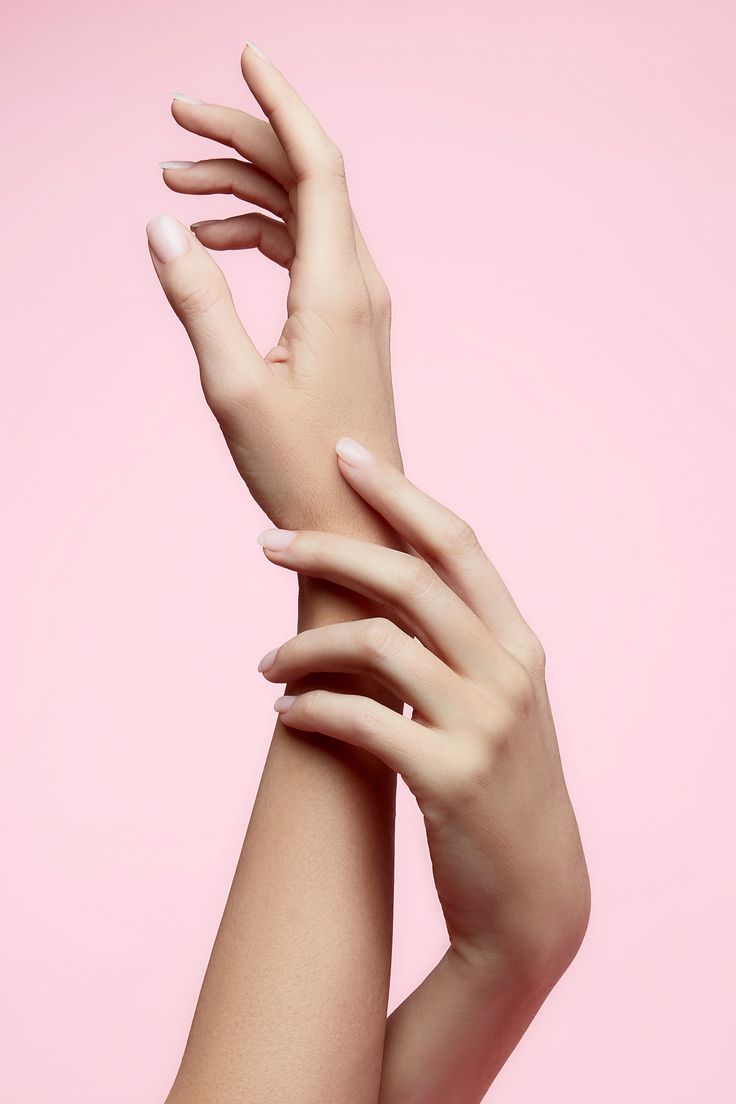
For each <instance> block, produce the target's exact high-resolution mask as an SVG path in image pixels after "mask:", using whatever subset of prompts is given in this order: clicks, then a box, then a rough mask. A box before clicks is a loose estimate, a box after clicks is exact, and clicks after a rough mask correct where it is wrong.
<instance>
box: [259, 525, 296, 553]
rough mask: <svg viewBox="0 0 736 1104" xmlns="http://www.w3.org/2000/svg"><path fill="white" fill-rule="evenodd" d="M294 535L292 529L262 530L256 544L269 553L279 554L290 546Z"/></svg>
mask: <svg viewBox="0 0 736 1104" xmlns="http://www.w3.org/2000/svg"><path fill="white" fill-rule="evenodd" d="M295 536H296V533H295V532H294V531H293V530H292V529H264V531H263V532H262V533H261V535H260V536H259V538H258V543H259V544H260V546H261V547H262V548H266V549H268V551H269V552H280V551H281V549H282V548H286V547H288V545H290V544H291V542H292V541H293V539H294V537H295Z"/></svg>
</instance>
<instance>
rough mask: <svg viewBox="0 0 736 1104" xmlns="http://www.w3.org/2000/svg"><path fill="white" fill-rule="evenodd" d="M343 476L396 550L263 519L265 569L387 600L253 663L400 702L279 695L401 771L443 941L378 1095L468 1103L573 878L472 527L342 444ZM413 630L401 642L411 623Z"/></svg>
mask: <svg viewBox="0 0 736 1104" xmlns="http://www.w3.org/2000/svg"><path fill="white" fill-rule="evenodd" d="M338 453H339V455H340V462H339V467H340V470H341V471H342V474H343V476H344V478H345V479H346V480H347V481H348V482H349V483H350V485H351V486H352V487H353V488H354V489H355V490H356V491H357V492H358V493H359V494H360V495H361V496H362V497H363V498H364V499H365V500H366V501H367V502H369V503H370V504H371V506H372V507H373V508H374V509H376V510H377V511H378V512H379V513H381V514H382V516H383V517H384V518H385V519H386V521H388V522H389V523H390V524H391V525H392V526H393V527H394V528H395V529H396V531H397V532H398V533H400V534H401V536H402V537H404V538H405V539H406V540H407V541H408V542H409V544H410V545H411V546H412V548H413V549H414V550H415V553H416V554H414V555H412V554H408V553H406V552H403V551H397V550H395V549H389V548H380V547H378V546H377V545H375V544H372V543H369V542H367V541H361V540H356V539H352V538H347V537H343V536H338V535H335V534H332V533H318V532H305V531H303V530H302V531H299V532H296V533H290V532H285V531H283V530H269V531H267V532H266V533H264V534H262V536H261V538H260V540H261V543H262V545H263V546H264V549H265V551H266V555H267V556H268V558H269V559H270V560H271V561H272V562H273V563H276V564H279V565H281V566H283V567H287V568H290V569H291V570H293V571H299V572H302V573H303V574H306V575H309V576H311V577H318V578H323V579H327V580H329V581H330V582H333V583H338V584H339V585H341V586H344V587H348V588H349V589H351V590H355V591H356V592H357V593H359V594H361V595H364V596H366V597H368V598H371V599H374V600H375V599H377V600H379V601H381V602H384V603H386V604H387V605H389V606H390V607H392V608H398V609H399V610H400V612H401V615H402V619H403V620H404V621H405V622H406V623H407V625H409V626H410V630H409V632H405V631H403V630H402V629H401V628H399V627H398V626H397V625H396V624H395V623H394V622H392V621H389V620H386V619H384V618H370V619H367V620H363V621H358V622H354V623H352V624H341V625H329V626H325V627H323V628H318V629H310V630H306V631H304V632H301V633H299V634H298V635H297V636H295V637H294V638H293V639H292V640H290V641H287V642H286V643H285V644H284V645H283V646H282V647H280V648H278V649H275V650H274V651H273V652H271V653H269V654H268V655H267V656H265V657H264V659H263V660H262V661H261V666H260V669H261V670H262V671H263V673H264V676H265V677H266V678H267V679H269V680H270V681H273V682H281V681H289V680H291V679H294V678H298V677H300V676H302V675H304V674H305V673H307V672H309V673H314V672H321V671H330V672H334V671H342V672H350V673H352V674H370V675H372V676H373V677H375V678H376V679H377V680H378V681H379V682H381V683H383V684H384V685H385V686H386V688H387V689H388V690H389V691H391V692H393V693H394V694H396V695H397V697H400V698H401V699H402V700H404V701H406V702H407V703H408V704H410V705H411V706H412V709H413V715H412V719H411V720H409V719H408V718H406V717H402V716H398V715H397V714H396V713H395V712H394V711H392V710H390V709H387V708H386V707H385V706H384V705H382V704H381V703H380V702H377V701H375V700H374V699H372V698H369V697H365V696H361V695H354V694H347V693H335V692H334V691H332V690H330V689H325V688H319V689H312V690H308V691H305V692H303V693H300V694H296V695H294V694H287V695H286V696H283V697H281V698H279V699H278V701H277V703H276V708H277V710H278V711H279V713H280V716H281V719H282V720H283V721H284V722H285V723H286V724H287V725H289V726H290V727H294V728H297V729H299V730H301V731H306V732H313V731H318V732H326V733H330V734H332V735H334V736H335V737H336V738H337V739H341V740H347V741H348V742H349V743H352V744H355V745H356V746H357V747H361V748H364V749H365V750H367V751H370V752H373V753H374V754H375V755H377V756H378V757H379V758H380V759H382V760H383V761H384V762H385V763H386V764H387V765H388V766H389V767H391V769H392V770H395V771H397V772H399V773H400V774H401V775H402V777H403V778H404V780H405V781H406V783H407V785H408V786H409V788H410V789H411V790H412V792H413V793H414V795H415V797H416V799H417V802H418V804H419V807H420V809H421V811H422V813H423V814H424V820H425V825H426V829H427V838H428V842H429V850H430V855H431V858H432V868H433V872H434V878H435V884H436V886H437V892H438V894H439V899H440V903H441V905H442V909H443V912H444V916H445V921H446V923H447V930H448V934H449V938H450V945H449V948H448V950H447V953H446V954H445V956H444V957H443V959H442V960H441V962H440V963H439V964H438V965H437V967H436V969H435V970H434V971H433V973H432V974H430V976H429V977H428V978H427V979H426V980H425V981H424V982H423V984H422V985H421V986H420V987H419V988H418V989H417V990H416V991H415V992H414V993H413V994H412V995H411V996H410V997H409V998H408V999H407V1000H406V1001H405V1002H404V1003H403V1004H402V1005H401V1007H400V1008H398V1009H397V1010H396V1011H395V1012H394V1013H393V1015H392V1016H391V1018H390V1019H389V1024H388V1032H387V1037H386V1047H385V1052H384V1064H383V1077H382V1082H381V1093H380V1101H381V1104H399V1102H401V1104H405V1102H406V1101H415V1100H416V1101H421V1102H422V1104H435V1102H436V1104H455V1102H456V1104H467V1102H470V1101H477V1100H480V1099H481V1098H482V1096H483V1095H484V1093H485V1092H486V1090H487V1089H488V1087H489V1085H490V1084H491V1082H492V1080H493V1078H494V1077H495V1075H496V1073H497V1072H498V1070H499V1069H500V1068H501V1065H502V1064H503V1062H504V1061H505V1060H506V1058H507V1057H508V1055H509V1054H510V1053H511V1051H512V1050H513V1048H514V1046H515V1045H516V1043H517V1042H518V1040H519V1038H520V1037H521V1034H522V1033H523V1031H524V1030H525V1029H526V1027H527V1026H528V1024H529V1022H530V1020H531V1018H532V1017H533V1016H534V1014H535V1013H536V1011H537V1010H538V1008H539V1006H540V1005H541V1003H542V1001H543V1000H544V998H545V997H546V995H547V994H548V992H549V991H550V989H551V988H552V986H553V985H554V984H555V982H556V981H557V980H558V979H559V977H560V976H561V974H562V973H563V972H564V971H565V969H566V968H567V966H568V965H569V963H570V962H571V960H572V958H573V957H574V955H575V953H576V951H577V949H578V947H579V945H580V942H581V940H582V938H583V935H584V933H585V929H586V926H587V923H588V915H589V907H590V889H589V882H588V875H587V869H586V864H585V859H584V856H583V850H582V846H581V843H580V837H579V834H578V829H577V824H576V821H575V816H574V813H573V809H572V805H571V803H570V798H569V795H568V792H567V787H566V785H565V780H564V776H563V773H562V765H561V761H560V754H559V748H558V744H557V737H556V734H555V727H554V723H553V720H552V714H551V710H550V705H549V697H548V694H547V689H546V685H545V677H544V669H545V660H544V653H543V650H542V647H541V645H540V643H539V641H538V639H537V637H536V636H535V634H534V633H533V632H532V631H531V629H530V628H529V626H528V625H527V624H526V622H525V621H524V619H523V618H522V616H521V614H520V613H519V610H518V608H517V607H516V605H515V603H514V602H513V600H512V598H511V595H510V594H509V592H508V590H507V589H506V587H505V585H504V584H503V582H502V581H501V579H500V577H499V575H498V573H497V572H496V570H495V568H494V567H493V565H492V564H491V563H490V561H489V560H488V558H487V556H486V555H485V553H484V552H483V550H482V548H481V547H480V545H479V544H478V542H477V539H476V538H475V535H474V533H473V531H472V529H470V527H469V526H468V525H467V524H466V523H465V522H463V521H462V520H461V519H460V518H458V517H457V516H456V515H454V514H453V513H452V512H451V511H449V510H447V509H445V508H444V507H443V506H441V505H440V504H439V503H437V502H435V501H434V500H433V499H431V498H430V497H429V496H427V495H425V494H423V493H422V492H421V491H419V490H418V489H417V488H416V487H414V486H413V485H412V484H411V483H410V482H409V481H408V480H407V479H406V477H405V476H404V475H403V474H402V473H401V472H400V471H398V470H397V469H396V468H394V467H392V466H391V465H390V464H388V463H387V462H385V461H380V460H379V459H378V458H377V457H376V456H374V455H372V454H371V453H370V452H369V451H367V450H366V449H364V448H363V447H362V446H360V445H359V444H358V443H356V442H353V441H349V440H347V441H341V442H339V443H338ZM413 634H415V635H413Z"/></svg>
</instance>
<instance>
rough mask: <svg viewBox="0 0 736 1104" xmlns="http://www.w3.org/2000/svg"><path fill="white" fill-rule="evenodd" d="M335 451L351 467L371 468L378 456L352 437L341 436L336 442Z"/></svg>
mask: <svg viewBox="0 0 736 1104" xmlns="http://www.w3.org/2000/svg"><path fill="white" fill-rule="evenodd" d="M335 452H336V453H337V455H338V457H339V459H340V460H342V461H343V462H344V463H345V464H346V465H347V467H349V468H370V467H373V465H374V464H375V463H376V456H375V454H374V453H372V452H371V451H370V449H367V448H366V447H365V445H361V443H360V441H355V440H353V438H352V437H341V438H340V440H339V441H337V443H336V444H335Z"/></svg>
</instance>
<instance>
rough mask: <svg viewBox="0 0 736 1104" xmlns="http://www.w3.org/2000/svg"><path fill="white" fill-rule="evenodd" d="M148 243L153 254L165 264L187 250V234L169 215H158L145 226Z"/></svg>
mask: <svg viewBox="0 0 736 1104" xmlns="http://www.w3.org/2000/svg"><path fill="white" fill-rule="evenodd" d="M146 234H147V235H148V241H149V244H150V246H151V249H152V250H153V252H154V254H155V255H156V257H157V258H158V260H159V261H161V263H162V264H166V263H167V262H168V261H173V260H174V258H175V257H180V256H181V254H182V253H186V251H187V249H188V248H189V238H188V237H187V232H186V230H185V229H184V227H183V226H182V224H181V223H180V222H177V220H176V219H175V218H172V216H171V215H158V216H157V217H156V218H154V219H151V221H150V222H149V223H148V225H147V226H146Z"/></svg>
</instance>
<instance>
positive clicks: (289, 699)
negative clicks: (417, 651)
mask: <svg viewBox="0 0 736 1104" xmlns="http://www.w3.org/2000/svg"><path fill="white" fill-rule="evenodd" d="M275 708H276V711H277V712H278V714H279V718H280V720H281V721H282V723H283V724H285V725H288V726H289V727H290V728H298V729H299V730H300V731H302V732H320V733H322V734H323V735H324V736H332V737H334V738H335V739H337V740H343V741H344V742H345V743H348V744H354V745H355V746H356V747H362V748H365V749H366V750H367V751H370V752H372V753H373V755H376V756H378V758H379V759H381V760H382V761H383V762H384V763H385V764H386V765H387V766H388V767H390V768H391V770H394V771H396V772H397V773H398V774H401V775H402V776H403V778H405V779H406V782H407V785H408V786H409V787H410V789H411V790H412V791H413V792H414V793H415V794H416V793H417V792H418V791H419V792H420V793H421V792H422V790H424V789H428V788H430V787H431V775H432V763H434V762H436V761H437V760H438V758H439V751H440V748H441V747H442V746H443V745H444V743H445V741H444V740H443V738H442V736H441V735H440V734H439V733H437V732H435V731H434V730H433V729H431V728H428V727H425V726H423V725H420V724H418V723H417V722H416V721H410V720H409V719H408V718H407V717H402V716H401V714H400V713H396V711H395V710H393V709H389V708H388V706H385V705H382V704H380V703H379V702H377V701H374V700H373V698H364V697H361V696H360V695H358V694H340V693H335V692H334V691H331V690H307V691H305V693H303V694H299V695H286V696H284V697H281V698H279V699H278V700H277V701H276V705H275Z"/></svg>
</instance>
